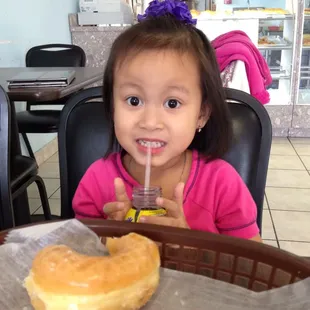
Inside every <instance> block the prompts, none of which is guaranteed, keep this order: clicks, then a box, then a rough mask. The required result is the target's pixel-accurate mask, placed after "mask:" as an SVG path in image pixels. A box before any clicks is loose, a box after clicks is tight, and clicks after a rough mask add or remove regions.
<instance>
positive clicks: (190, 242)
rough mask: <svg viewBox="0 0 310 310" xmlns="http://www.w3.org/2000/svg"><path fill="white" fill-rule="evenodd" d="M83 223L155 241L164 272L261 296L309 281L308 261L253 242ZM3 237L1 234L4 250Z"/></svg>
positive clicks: (106, 232)
mask: <svg viewBox="0 0 310 310" xmlns="http://www.w3.org/2000/svg"><path fill="white" fill-rule="evenodd" d="M82 222H83V223H84V224H85V225H87V226H88V227H89V228H90V229H91V230H93V231H94V232H95V233H96V234H97V235H98V236H99V237H103V238H105V237H112V236H114V237H119V236H123V235H125V234H128V233H130V232H136V233H139V234H142V235H144V236H146V237H148V238H150V239H152V240H154V241H156V242H157V243H158V245H159V249H160V254H161V265H162V267H165V268H170V269H174V270H179V271H183V272H190V273H195V274H200V275H204V276H207V277H211V278H214V279H218V280H221V281H225V282H229V283H233V284H236V285H239V286H242V287H244V288H247V289H250V290H253V291H257V292H259V291H265V290H269V289H272V288H276V287H281V286H284V285H287V284H291V283H294V282H298V281H300V280H302V279H305V278H307V277H309V276H310V261H308V260H307V259H305V258H302V257H299V256H296V255H293V254H290V253H288V252H285V251H282V250H279V249H277V248H275V247H271V246H268V245H262V244H260V243H257V242H254V241H248V240H242V239H237V238H233V237H226V236H221V235H215V234H211V233H205V232H199V231H193V230H186V229H178V228H172V227H163V226H157V225H147V224H135V223H127V222H116V221H102V220H83V221H82ZM5 234H6V232H2V233H1V234H0V244H1V243H2V242H3V240H4V237H5Z"/></svg>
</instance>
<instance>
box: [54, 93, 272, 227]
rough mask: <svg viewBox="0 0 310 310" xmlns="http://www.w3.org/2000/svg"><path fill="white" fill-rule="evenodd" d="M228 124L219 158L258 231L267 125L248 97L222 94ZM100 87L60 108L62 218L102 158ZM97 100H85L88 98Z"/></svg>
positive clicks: (103, 126) (104, 136) (105, 136)
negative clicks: (248, 198) (243, 193)
mask: <svg viewBox="0 0 310 310" xmlns="http://www.w3.org/2000/svg"><path fill="white" fill-rule="evenodd" d="M225 91H226V98H227V100H229V102H230V103H229V109H230V111H231V116H232V121H233V139H234V140H233V144H232V147H231V149H230V150H229V152H228V153H227V154H226V155H225V157H224V159H225V160H226V161H227V162H229V163H230V164H231V165H232V166H233V167H234V168H235V169H236V170H237V172H238V173H239V174H240V175H241V177H242V179H243V180H244V182H245V183H246V185H247V186H248V188H249V190H250V192H251V194H252V196H253V198H254V200H255V203H256V205H257V209H258V217H257V223H258V225H259V227H260V228H261V221H262V209H263V200H264V189H265V185H266V177H267V169H268V161H269V154H270V147H271V139H272V135H271V123H270V119H269V115H268V113H267V112H266V110H265V108H264V107H263V106H262V105H261V104H260V103H259V102H258V101H257V100H256V99H255V98H253V97H252V96H250V95H248V94H246V93H244V92H242V91H238V90H234V89H226V90H225ZM101 94H102V90H101V87H95V88H89V89H86V90H83V91H81V92H80V93H79V94H77V95H76V96H74V97H72V98H71V99H70V100H69V101H68V103H67V104H66V106H65V107H64V109H63V112H62V116H61V120H60V127H59V161H60V182H61V216H62V217H63V218H70V217H73V216H74V213H73V210H72V199H73V196H74V193H75V190H76V188H77V186H78V184H79V181H80V180H81V178H82V176H83V174H84V173H85V172H86V170H87V168H88V167H89V166H90V165H91V164H92V163H93V162H94V161H95V160H97V159H99V158H101V157H102V156H103V154H104V153H105V151H106V149H107V146H108V140H109V136H108V133H107V124H106V123H105V121H104V117H103V113H104V112H103V104H102V98H101ZM95 98H97V99H99V100H101V101H99V102H98V101H97V102H96V101H90V102H89V100H91V99H95Z"/></svg>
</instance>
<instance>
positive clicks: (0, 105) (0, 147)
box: [0, 86, 14, 230]
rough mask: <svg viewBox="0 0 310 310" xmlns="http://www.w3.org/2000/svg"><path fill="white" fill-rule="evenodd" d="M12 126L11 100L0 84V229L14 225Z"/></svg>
mask: <svg viewBox="0 0 310 310" xmlns="http://www.w3.org/2000/svg"><path fill="white" fill-rule="evenodd" d="M10 128H11V109H10V102H9V98H8V96H7V94H6V93H5V91H4V90H3V88H2V87H1V86H0V171H1V173H0V230H4V229H9V228H12V227H13V226H14V213H13V207H12V196H11V185H10V132H11V131H10Z"/></svg>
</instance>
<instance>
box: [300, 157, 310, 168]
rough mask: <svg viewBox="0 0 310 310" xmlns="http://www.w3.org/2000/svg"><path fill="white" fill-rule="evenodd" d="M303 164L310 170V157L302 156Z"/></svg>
mask: <svg viewBox="0 0 310 310" xmlns="http://www.w3.org/2000/svg"><path fill="white" fill-rule="evenodd" d="M300 158H301V160H302V162H303V163H304V165H305V166H306V169H308V170H310V156H309V155H308V156H300Z"/></svg>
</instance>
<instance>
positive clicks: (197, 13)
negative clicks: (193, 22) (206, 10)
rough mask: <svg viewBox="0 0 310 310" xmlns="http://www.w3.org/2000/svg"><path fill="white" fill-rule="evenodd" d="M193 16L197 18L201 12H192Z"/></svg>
mask: <svg viewBox="0 0 310 310" xmlns="http://www.w3.org/2000/svg"><path fill="white" fill-rule="evenodd" d="M191 14H192V17H193V18H195V17H197V16H199V15H200V11H197V10H191Z"/></svg>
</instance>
